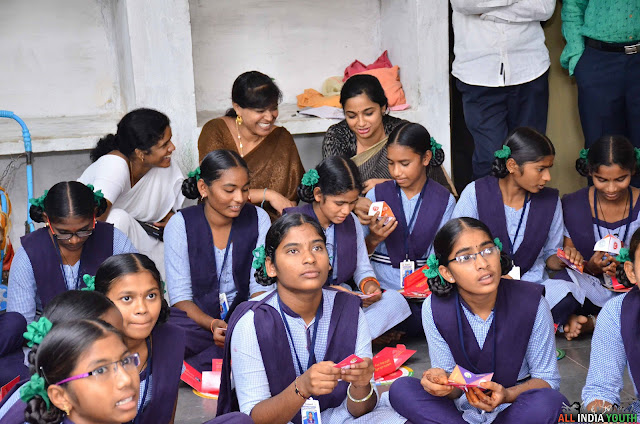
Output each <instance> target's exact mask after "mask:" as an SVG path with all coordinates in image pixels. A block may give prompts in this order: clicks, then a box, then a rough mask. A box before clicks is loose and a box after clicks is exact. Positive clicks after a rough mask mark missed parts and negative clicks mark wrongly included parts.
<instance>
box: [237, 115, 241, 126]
mask: <svg viewBox="0 0 640 424" xmlns="http://www.w3.org/2000/svg"><path fill="white" fill-rule="evenodd" d="M236 124H238V125H242V116H240V115H238V116H236Z"/></svg>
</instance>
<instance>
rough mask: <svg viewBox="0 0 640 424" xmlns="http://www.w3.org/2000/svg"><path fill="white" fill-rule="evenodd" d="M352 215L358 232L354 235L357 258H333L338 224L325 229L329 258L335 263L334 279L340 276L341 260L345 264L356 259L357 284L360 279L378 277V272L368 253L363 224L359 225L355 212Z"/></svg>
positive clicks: (355, 279)
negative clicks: (372, 264) (374, 270)
mask: <svg viewBox="0 0 640 424" xmlns="http://www.w3.org/2000/svg"><path fill="white" fill-rule="evenodd" d="M351 217H352V218H353V220H354V222H355V224H356V225H355V227H356V233H355V235H354V237H355V238H356V248H357V252H356V257H355V258H350V257H346V258H336V260H335V261H334V260H333V256H334V255H335V254H336V253H335V250H334V248H335V239H336V226H335V225H334V224H331V225H329V228H327V229H326V230H325V232H324V233H325V236H326V237H327V253H328V254H329V259H330V262H329V263H331V264H332V265H333V272H332V274H331V276H332V278H333V279H336V278H338V267H339V266H340V261H342V263H343V264H344V263H345V262H347V261H353V260H355V261H356V270H355V271H354V273H353V281H355V283H356V284H360V281H362V280H364V279H365V278H367V277H373V278H376V274H375V273H374V272H373V268H372V267H371V262H369V254H368V253H367V245H366V243H365V242H364V234H363V233H362V226H361V225H359V221H358V217H356V216H355V215H354V214H353V213H351Z"/></svg>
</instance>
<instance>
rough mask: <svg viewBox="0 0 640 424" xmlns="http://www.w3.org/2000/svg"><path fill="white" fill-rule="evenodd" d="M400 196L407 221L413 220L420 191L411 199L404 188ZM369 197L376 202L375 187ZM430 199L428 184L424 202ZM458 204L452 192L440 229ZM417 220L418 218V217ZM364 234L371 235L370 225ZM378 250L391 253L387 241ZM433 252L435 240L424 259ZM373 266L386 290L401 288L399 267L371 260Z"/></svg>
mask: <svg viewBox="0 0 640 424" xmlns="http://www.w3.org/2000/svg"><path fill="white" fill-rule="evenodd" d="M400 193H401V194H400V197H401V200H402V209H403V210H404V217H405V221H406V222H407V223H408V222H409V221H410V220H411V215H412V214H413V211H414V209H415V208H416V206H417V204H418V199H419V198H420V193H418V194H416V195H415V196H413V197H412V198H411V199H409V198H408V197H407V195H406V194H405V192H404V190H400ZM367 199H369V200H371V201H372V202H376V193H375V189H372V190H369V192H368V193H367ZM428 201H429V187H428V186H427V190H426V192H425V198H424V199H423V202H428ZM455 205H456V201H455V199H454V198H453V196H452V195H451V194H449V200H448V202H447V208H446V209H445V211H444V215H442V218H441V219H440V224H439V225H438V229H440V228H442V226H443V225H444V224H446V223H447V221H449V219H451V214H452V213H453V210H454V207H455ZM393 213H394V214H397V213H400V211H393ZM430 219H438V217H436V216H434V217H430ZM416 221H417V218H416ZM413 227H415V222H414V223H413V225H412V226H411V228H409V232H410V233H412V232H413ZM362 230H363V234H364V236H365V237H366V236H368V235H369V226H368V225H365V226H363V229H362ZM394 231H402V229H400V227H397V228H396V229H395V230H394ZM376 252H378V253H381V254H383V255H389V251H388V250H387V245H386V244H385V242H382V243H380V244H379V245H378V247H376ZM432 253H433V240H431V243H430V245H429V248H428V249H427V252H426V253H425V254H424V256H423V257H422V259H426V258H428V257H429V255H430V254H432ZM371 266H372V267H373V271H374V272H375V273H376V275H377V276H378V281H380V285H381V286H382V288H383V289H385V290H400V289H402V286H401V285H400V270H399V269H398V268H394V267H393V266H391V264H383V263H380V262H375V261H371Z"/></svg>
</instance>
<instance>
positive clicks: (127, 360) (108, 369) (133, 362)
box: [56, 353, 140, 385]
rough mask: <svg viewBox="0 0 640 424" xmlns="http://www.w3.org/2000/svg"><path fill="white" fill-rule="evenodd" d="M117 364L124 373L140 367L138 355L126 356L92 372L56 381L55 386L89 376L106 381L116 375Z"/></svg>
mask: <svg viewBox="0 0 640 424" xmlns="http://www.w3.org/2000/svg"><path fill="white" fill-rule="evenodd" d="M118 364H120V365H121V366H122V369H123V370H125V371H128V372H131V371H133V370H136V372H137V370H138V365H140V355H138V354H137V353H133V354H131V355H127V356H125V357H124V358H122V359H120V360H119V361H114V362H111V363H109V364H106V365H102V366H101V367H98V368H96V369H95V370H93V371H90V372H86V373H84V374H78V375H74V376H72V377H69V378H65V379H64V380H62V381H58V382H57V383H56V385H60V384H64V383H68V382H70V381H73V380H80V379H81V378H87V377H89V376H94V377H95V378H96V379H98V380H100V381H106V380H108V379H110V378H111V377H113V376H114V375H116V373H117V372H118Z"/></svg>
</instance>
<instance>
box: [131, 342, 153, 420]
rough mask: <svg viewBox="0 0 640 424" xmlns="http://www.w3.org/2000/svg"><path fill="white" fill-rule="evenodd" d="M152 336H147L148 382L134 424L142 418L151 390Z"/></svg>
mask: <svg viewBox="0 0 640 424" xmlns="http://www.w3.org/2000/svg"><path fill="white" fill-rule="evenodd" d="M150 338H151V336H149V338H147V340H146V342H147V358H148V361H147V369H146V371H147V378H146V380H147V382H146V383H145V385H144V392H142V401H141V402H140V406H139V407H138V413H137V414H136V417H135V418H134V420H133V422H134V424H136V423H138V422H140V420H141V419H142V418H141V416H142V410H143V409H144V402H145V401H146V400H147V392H148V391H149V382H150V381H151V380H150V377H151V365H152V361H153V355H151V344H150V343H149V339H150Z"/></svg>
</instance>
